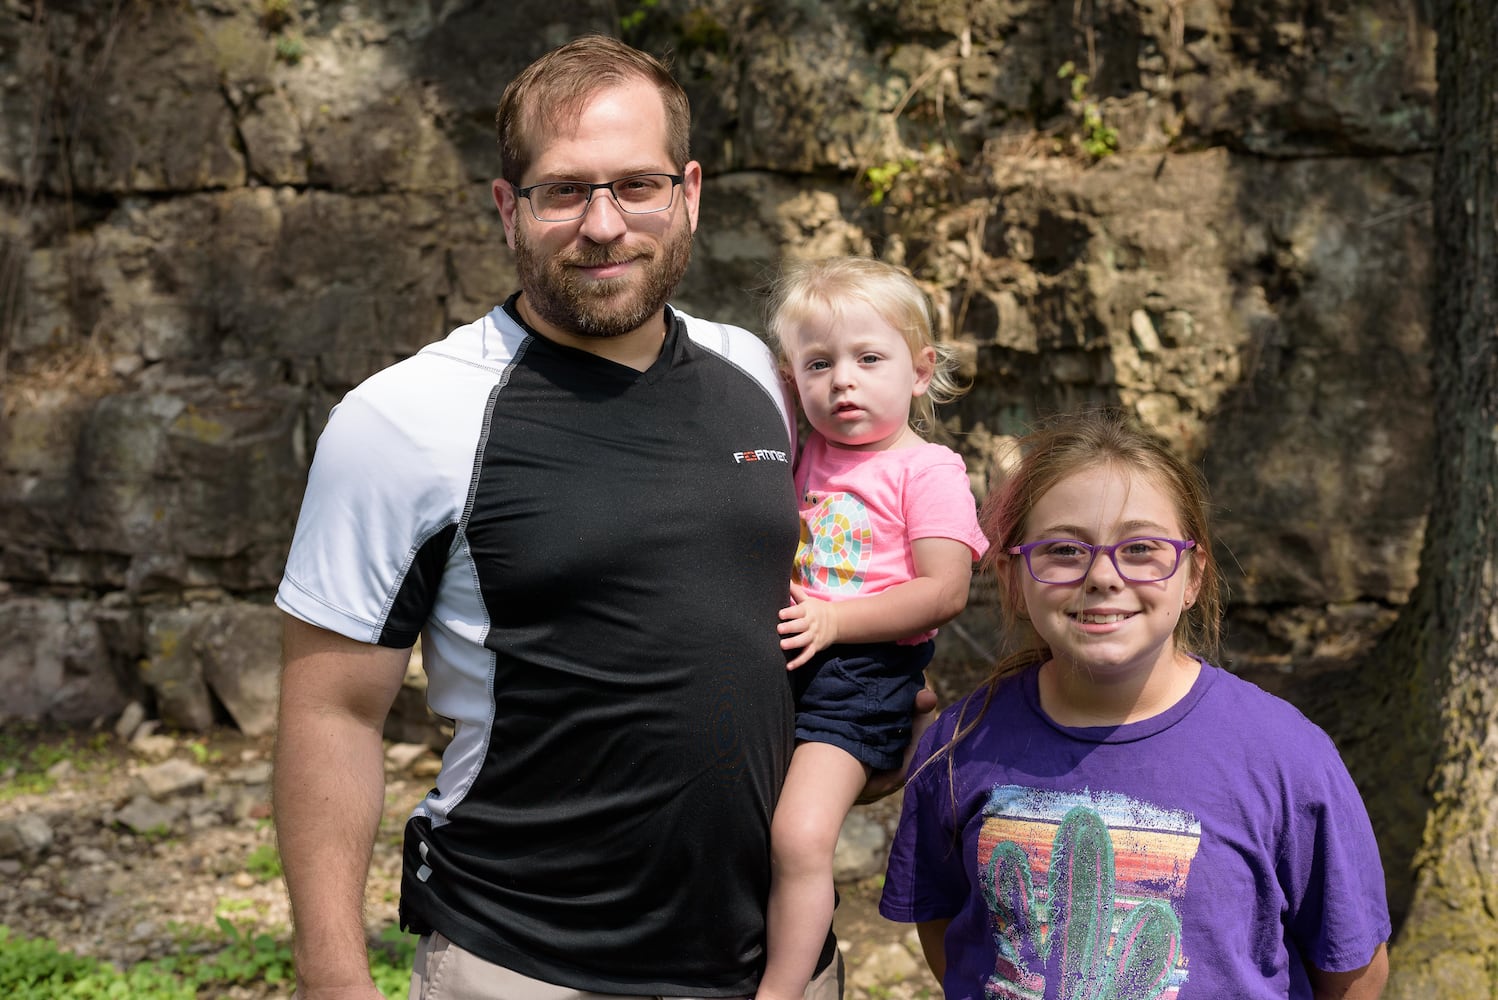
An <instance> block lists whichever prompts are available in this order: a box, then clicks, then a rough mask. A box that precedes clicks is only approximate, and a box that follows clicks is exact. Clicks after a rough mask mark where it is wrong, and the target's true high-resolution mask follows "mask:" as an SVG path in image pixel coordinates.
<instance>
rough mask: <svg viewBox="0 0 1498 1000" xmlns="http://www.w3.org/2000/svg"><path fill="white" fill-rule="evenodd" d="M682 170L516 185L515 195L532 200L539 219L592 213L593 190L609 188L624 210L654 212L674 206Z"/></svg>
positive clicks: (569, 218)
mask: <svg viewBox="0 0 1498 1000" xmlns="http://www.w3.org/2000/svg"><path fill="white" fill-rule="evenodd" d="M683 180H684V178H683V177H682V175H681V174H634V175H633V176H630V177H621V178H619V179H618V180H616V181H607V182H605V183H603V184H589V183H588V182H587V181H547V182H546V183H544V184H532V185H531V186H530V187H517V188H515V197H517V198H524V199H525V200H526V201H528V202H530V203H531V215H533V216H535V218H536V221H537V222H572V221H573V220H574V219H581V218H582V217H583V216H584V215H586V214H588V206H589V205H591V204H592V203H593V192H594V191H599V190H607V191H608V192H609V193H610V194H612V195H613V196H614V202H615V204H617V205H618V206H619V210H620V211H621V212H627V213H629V214H630V215H651V214H653V213H655V212H664V211H665V210H666V209H668V208H670V207H671V202H672V201H673V200H674V199H675V197H676V185H678V184H680V183H681V182H682V181H683Z"/></svg>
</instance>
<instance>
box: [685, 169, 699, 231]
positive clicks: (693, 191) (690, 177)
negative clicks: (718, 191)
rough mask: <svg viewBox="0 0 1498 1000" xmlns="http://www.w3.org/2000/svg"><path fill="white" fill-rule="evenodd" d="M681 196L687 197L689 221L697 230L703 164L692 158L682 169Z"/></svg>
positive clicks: (693, 229)
mask: <svg viewBox="0 0 1498 1000" xmlns="http://www.w3.org/2000/svg"><path fill="white" fill-rule="evenodd" d="M681 196H682V197H683V198H685V199H686V204H687V221H688V222H689V223H691V226H692V232H694V233H695V232H696V231H697V203H698V201H699V200H700V199H701V197H702V164H700V163H698V162H697V161H696V160H692V161H691V162H689V163H688V164H687V165H686V166H685V167H683V168H682V170H681Z"/></svg>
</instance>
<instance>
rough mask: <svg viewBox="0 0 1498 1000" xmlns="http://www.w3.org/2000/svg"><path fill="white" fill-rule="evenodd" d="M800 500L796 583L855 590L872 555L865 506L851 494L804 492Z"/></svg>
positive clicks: (833, 590) (871, 532) (819, 588)
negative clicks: (805, 493)
mask: <svg viewBox="0 0 1498 1000" xmlns="http://www.w3.org/2000/svg"><path fill="white" fill-rule="evenodd" d="M801 503H802V508H801V544H800V545H799V546H797V548H796V566H795V572H796V580H797V582H799V583H800V584H801V585H802V586H805V587H807V588H809V589H811V590H813V591H819V592H822V593H827V594H856V593H858V592H859V591H860V590H861V589H863V585H864V582H865V579H866V577H867V571H868V566H869V560H870V559H871V558H872V557H873V543H874V530H873V528H872V526H871V525H870V523H869V511H868V508H867V507H865V506H864V503H863V501H862V500H860V499H858V497H856V496H854V495H853V494H851V493H823V494H807V495H806V496H803V497H802V498H801Z"/></svg>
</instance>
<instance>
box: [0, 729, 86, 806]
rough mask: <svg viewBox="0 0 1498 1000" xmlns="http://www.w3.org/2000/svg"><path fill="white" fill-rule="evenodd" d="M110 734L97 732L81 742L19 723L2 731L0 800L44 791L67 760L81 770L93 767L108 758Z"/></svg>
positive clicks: (38, 793) (52, 783)
mask: <svg viewBox="0 0 1498 1000" xmlns="http://www.w3.org/2000/svg"><path fill="white" fill-rule="evenodd" d="M107 744H108V737H107V736H105V735H103V734H96V735H95V736H94V737H92V738H90V739H88V740H86V741H85V742H82V743H80V742H79V741H78V739H77V737H75V736H72V735H68V736H65V737H63V738H61V739H56V738H48V737H46V736H44V735H43V734H41V733H40V732H39V731H37V730H36V729H35V728H27V727H24V726H17V727H15V728H14V729H10V728H7V731H6V732H5V733H3V734H0V776H3V778H4V781H3V782H0V801H5V800H7V799H13V798H16V797H17V796H21V795H41V794H44V793H46V792H49V791H51V790H52V788H53V786H55V785H56V784H57V780H56V779H55V778H54V777H53V776H52V775H51V774H50V773H49V772H50V771H51V770H52V768H54V767H56V766H57V765H58V764H60V763H62V762H64V761H67V762H68V763H70V764H71V765H72V766H73V768H74V769H76V770H78V771H90V770H93V769H95V768H97V767H99V766H100V764H101V763H102V762H103V761H104V759H105V750H106V748H107Z"/></svg>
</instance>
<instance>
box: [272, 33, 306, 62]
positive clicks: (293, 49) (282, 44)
mask: <svg viewBox="0 0 1498 1000" xmlns="http://www.w3.org/2000/svg"><path fill="white" fill-rule="evenodd" d="M306 54H307V43H306V42H304V41H302V40H301V38H299V37H298V36H296V35H282V36H280V37H279V38H277V39H276V58H277V59H279V60H281V61H282V62H283V63H285V64H286V65H288V66H295V65H296V64H297V63H299V62H301V61H302V57H303V56H304V55H306Z"/></svg>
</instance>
